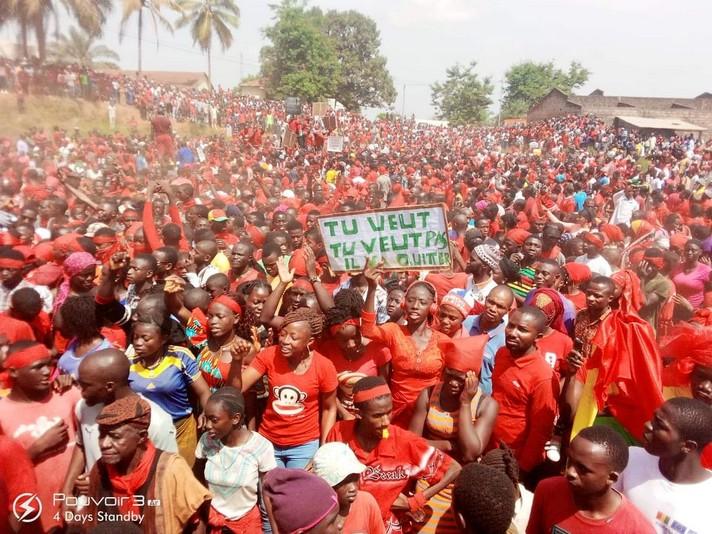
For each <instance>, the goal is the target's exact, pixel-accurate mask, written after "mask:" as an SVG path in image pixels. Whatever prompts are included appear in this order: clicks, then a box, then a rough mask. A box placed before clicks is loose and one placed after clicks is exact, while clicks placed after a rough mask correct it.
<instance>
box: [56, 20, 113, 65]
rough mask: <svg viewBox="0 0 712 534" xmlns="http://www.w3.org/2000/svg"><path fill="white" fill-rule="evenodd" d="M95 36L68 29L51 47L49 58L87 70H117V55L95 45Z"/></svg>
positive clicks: (104, 47)
mask: <svg viewBox="0 0 712 534" xmlns="http://www.w3.org/2000/svg"><path fill="white" fill-rule="evenodd" d="M96 38H97V36H96V35H90V34H88V33H84V32H82V31H80V30H78V29H77V28H73V27H72V28H70V29H69V35H68V36H67V35H62V36H60V37H59V39H58V40H57V41H56V42H55V43H54V44H53V45H52V50H51V52H50V57H51V58H52V59H53V60H54V61H57V62H60V63H78V64H79V65H81V66H82V67H87V68H89V69H118V68H119V66H118V65H117V64H116V63H115V62H117V61H119V55H118V54H117V53H116V52H114V51H113V50H111V49H110V48H109V47H108V46H104V45H102V44H96Z"/></svg>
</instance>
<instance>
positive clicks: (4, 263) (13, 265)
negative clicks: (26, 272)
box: [0, 258, 25, 269]
mask: <svg viewBox="0 0 712 534" xmlns="http://www.w3.org/2000/svg"><path fill="white" fill-rule="evenodd" d="M24 266H25V262H24V261H22V260H14V259H12V258H0V269H22V268H23V267H24Z"/></svg>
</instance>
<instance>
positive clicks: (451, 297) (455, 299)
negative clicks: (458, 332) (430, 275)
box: [440, 289, 472, 319]
mask: <svg viewBox="0 0 712 534" xmlns="http://www.w3.org/2000/svg"><path fill="white" fill-rule="evenodd" d="M461 293H464V290H462V289H460V290H458V289H453V290H452V291H450V292H449V293H447V294H446V295H445V296H444V297H443V299H442V300H441V301H440V306H444V305H446V304H447V305H448V306H451V307H452V308H454V309H456V310H457V311H458V313H460V315H462V318H463V319H464V318H465V317H467V316H468V315H470V311H471V310H472V306H470V305H469V304H468V303H467V301H466V300H465V298H464V295H462V294H461Z"/></svg>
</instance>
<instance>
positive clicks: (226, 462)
mask: <svg viewBox="0 0 712 534" xmlns="http://www.w3.org/2000/svg"><path fill="white" fill-rule="evenodd" d="M251 434H252V435H251V436H250V439H249V440H248V441H247V443H245V444H244V445H240V446H238V447H227V446H225V445H224V444H223V443H222V441H220V440H216V439H211V438H210V436H208V434H203V435H202V436H200V440H199V441H198V447H197V448H196V449H195V457H196V458H200V459H204V460H206V463H205V480H206V482H207V483H208V489H209V490H210V493H212V494H213V500H212V503H211V504H212V506H213V508H215V509H216V510H217V511H218V512H220V513H221V514H222V515H224V516H225V517H227V518H228V519H232V520H235V519H240V518H241V517H243V516H244V515H245V514H247V512H249V511H250V510H252V508H253V507H254V506H255V504H257V483H258V482H259V479H260V474H261V473H266V472H267V471H269V470H271V469H274V468H275V467H277V463H276V462H275V459H274V447H273V446H272V443H270V442H269V441H268V440H267V439H265V438H264V437H262V436H261V435H259V434H258V433H257V432H251Z"/></svg>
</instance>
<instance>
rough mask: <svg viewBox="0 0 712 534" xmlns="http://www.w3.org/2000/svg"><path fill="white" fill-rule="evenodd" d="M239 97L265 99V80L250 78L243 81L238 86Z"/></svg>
mask: <svg viewBox="0 0 712 534" xmlns="http://www.w3.org/2000/svg"><path fill="white" fill-rule="evenodd" d="M238 88H239V90H240V94H241V95H245V96H254V97H257V98H262V99H265V98H266V97H267V91H266V90H265V80H264V79H263V78H252V79H251V80H245V81H244V82H242V83H241V84H240V85H238Z"/></svg>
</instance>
